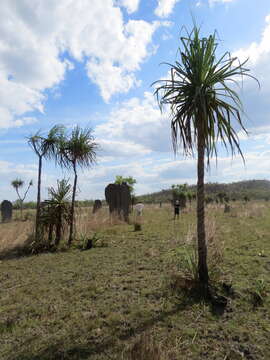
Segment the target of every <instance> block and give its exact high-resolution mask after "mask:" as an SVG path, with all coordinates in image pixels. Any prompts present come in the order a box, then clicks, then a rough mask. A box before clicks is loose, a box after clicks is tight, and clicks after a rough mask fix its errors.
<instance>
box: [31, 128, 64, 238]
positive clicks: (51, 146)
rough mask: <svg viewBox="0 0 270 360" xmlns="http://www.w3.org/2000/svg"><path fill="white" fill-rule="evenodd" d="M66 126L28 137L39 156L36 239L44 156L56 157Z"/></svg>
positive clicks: (37, 235)
mask: <svg viewBox="0 0 270 360" xmlns="http://www.w3.org/2000/svg"><path fill="white" fill-rule="evenodd" d="M64 132H65V128H64V126H62V125H55V126H54V127H53V128H52V129H51V130H50V131H49V132H48V134H47V136H43V135H42V134H41V133H40V132H39V131H38V132H37V133H36V134H35V135H32V136H30V137H29V138H28V144H29V146H30V147H31V148H32V149H33V150H34V152H35V154H36V155H37V156H38V181H37V209H36V225H35V239H36V241H37V240H38V237H39V225H40V213H41V173H42V161H43V159H44V158H48V159H51V158H56V157H57V153H58V147H59V143H60V140H59V139H61V138H62V137H63V136H64Z"/></svg>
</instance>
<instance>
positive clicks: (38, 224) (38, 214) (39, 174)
mask: <svg viewBox="0 0 270 360" xmlns="http://www.w3.org/2000/svg"><path fill="white" fill-rule="evenodd" d="M41 171H42V156H40V155H39V160H38V186H37V211H36V231H35V239H36V241H38V240H39V226H40V190H41Z"/></svg>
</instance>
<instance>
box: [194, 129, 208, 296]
mask: <svg viewBox="0 0 270 360" xmlns="http://www.w3.org/2000/svg"><path fill="white" fill-rule="evenodd" d="M202 126H203V124H202V123H201V124H200V125H199V127H198V163H197V171H198V173H197V176H198V182H197V238H198V274H199V280H200V283H201V285H202V287H203V289H204V290H206V291H207V288H208V279H209V278H208V268H207V246H206V237H205V214H204V155H205V142H204V134H203V128H202Z"/></svg>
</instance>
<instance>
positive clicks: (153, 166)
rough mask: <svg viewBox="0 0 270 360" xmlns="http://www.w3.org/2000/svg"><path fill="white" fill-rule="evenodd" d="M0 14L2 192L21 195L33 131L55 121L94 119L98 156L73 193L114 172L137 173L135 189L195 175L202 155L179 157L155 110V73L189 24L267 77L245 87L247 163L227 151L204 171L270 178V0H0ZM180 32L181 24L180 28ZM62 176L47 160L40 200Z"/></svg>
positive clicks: (91, 194) (31, 159)
mask: <svg viewBox="0 0 270 360" xmlns="http://www.w3.org/2000/svg"><path fill="white" fill-rule="evenodd" d="M0 11H1V14H2V20H1V24H0V176H1V182H0V199H1V200H3V199H11V200H15V199H16V194H15V191H14V190H13V189H12V188H11V186H10V182H11V181H12V180H13V179H15V178H16V177H20V178H22V179H23V180H24V181H25V182H28V181H30V180H31V179H33V181H34V186H33V188H32V189H31V192H30V194H29V198H28V199H35V196H36V177H37V158H36V157H35V155H34V154H33V152H32V151H31V149H30V148H29V147H28V145H27V141H26V138H27V136H29V135H31V134H34V133H35V132H36V131H38V130H41V131H42V132H44V133H46V132H47V131H48V130H49V129H50V128H51V127H52V126H53V125H54V124H59V123H61V124H64V125H66V126H67V127H72V126H74V125H76V124H79V125H81V126H91V127H92V128H93V129H94V131H95V136H96V139H97V141H98V142H99V143H100V145H101V151H100V153H99V161H98V164H97V165H96V166H94V167H93V168H92V169H89V170H85V171H80V173H79V192H78V198H80V199H89V198H103V197H104V187H105V186H106V185H107V184H108V183H109V182H112V181H113V180H114V178H115V176H116V175H123V176H129V175H132V176H134V177H135V178H136V179H137V182H138V183H137V185H136V193H137V194H142V193H147V192H152V191H158V190H160V189H164V188H168V187H170V186H171V184H173V183H183V182H188V183H195V182H196V159H190V158H183V156H181V154H179V155H177V156H176V157H175V156H174V154H173V152H172V146H171V137H170V121H169V118H168V115H167V114H163V115H161V114H160V111H159V109H158V107H157V104H156V101H155V99H154V97H153V88H151V83H152V82H153V81H155V80H158V79H160V78H164V77H165V76H166V75H167V72H168V68H167V67H166V66H164V65H160V63H161V62H164V61H165V62H170V63H173V62H174V61H175V60H176V59H177V48H178V46H179V36H180V34H181V29H182V28H183V26H185V27H187V29H191V27H192V21H193V20H192V18H194V19H195V21H196V22H197V24H199V25H201V29H202V33H203V34H205V35H208V34H210V33H213V31H214V30H217V31H218V34H219V38H220V40H221V43H220V46H219V48H218V53H219V54H222V53H223V52H225V51H227V50H228V51H230V52H232V53H233V54H236V55H237V56H238V57H239V58H240V59H241V60H243V59H246V58H247V57H248V58H249V67H250V69H251V70H252V74H254V75H255V76H256V77H257V78H258V79H259V80H260V82H261V89H260V90H259V89H258V86H257V85H256V83H255V82H252V81H246V82H244V87H243V89H241V90H240V95H241V98H242V100H243V103H244V106H245V111H246V114H247V116H246V117H245V119H244V121H245V125H246V126H247V128H248V130H249V137H246V136H245V135H244V134H242V133H239V136H240V139H241V147H242V149H243V152H244V155H245V158H246V165H245V166H244V165H243V163H242V161H241V158H240V157H239V156H236V157H235V158H234V159H233V160H232V159H231V157H230V156H229V155H227V154H226V153H225V152H224V151H222V150H221V152H220V153H219V158H218V166H217V168H216V167H215V165H213V166H212V169H211V172H209V173H208V174H207V181H212V182H214V181H219V182H231V181H238V180H243V179H254V178H256V179H262V178H263V179H269V176H270V160H269V159H270V156H269V155H270V150H269V143H270V122H269V114H270V105H269V99H270V96H269V95H270V2H269V0H260V1H257V2H256V1H254V0H178V1H177V0H95V1H94V0H58V1H55V0H46V1H45V0H36V1H32V0H2V1H1V3H0ZM182 31H183V30H182ZM63 176H65V177H67V178H70V180H71V181H72V179H73V178H72V173H69V172H67V171H64V172H62V171H61V169H59V168H57V167H55V164H54V163H52V162H51V163H49V162H46V163H45V164H44V170H43V198H45V197H46V195H47V188H48V186H53V185H55V183H56V180H57V179H60V178H62V177H63Z"/></svg>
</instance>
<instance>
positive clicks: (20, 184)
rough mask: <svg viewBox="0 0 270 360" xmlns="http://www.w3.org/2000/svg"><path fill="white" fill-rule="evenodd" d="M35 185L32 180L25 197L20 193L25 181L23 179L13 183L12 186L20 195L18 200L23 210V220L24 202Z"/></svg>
mask: <svg viewBox="0 0 270 360" xmlns="http://www.w3.org/2000/svg"><path fill="white" fill-rule="evenodd" d="M32 185H33V181H32V180H30V181H29V184H28V187H27V189H26V191H25V192H24V195H21V194H20V192H19V189H20V188H22V187H23V186H24V181H23V180H22V179H19V178H17V179H15V180H13V181H11V186H13V187H14V189H15V190H16V193H17V195H18V198H19V201H20V210H21V218H22V211H23V202H24V200H25V198H26V195H27V193H28V191H29V189H30V187H31V186H32Z"/></svg>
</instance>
